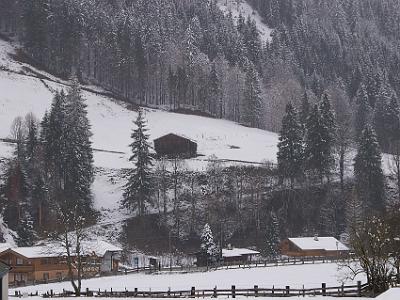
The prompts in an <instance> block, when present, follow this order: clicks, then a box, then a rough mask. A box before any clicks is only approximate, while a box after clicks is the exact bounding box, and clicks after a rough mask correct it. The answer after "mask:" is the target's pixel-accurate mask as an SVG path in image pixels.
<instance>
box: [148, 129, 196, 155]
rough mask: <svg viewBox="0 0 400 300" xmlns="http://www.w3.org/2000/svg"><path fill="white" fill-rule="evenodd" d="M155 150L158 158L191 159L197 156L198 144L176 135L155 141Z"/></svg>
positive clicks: (172, 134) (170, 134) (169, 135)
mask: <svg viewBox="0 0 400 300" xmlns="http://www.w3.org/2000/svg"><path fill="white" fill-rule="evenodd" d="M154 150H155V151H156V153H157V156H158V157H167V158H191V157H196V156H197V143H196V142H194V141H192V140H190V139H188V138H186V137H184V136H180V135H177V134H174V133H169V134H167V135H164V136H162V137H159V138H157V139H155V140H154Z"/></svg>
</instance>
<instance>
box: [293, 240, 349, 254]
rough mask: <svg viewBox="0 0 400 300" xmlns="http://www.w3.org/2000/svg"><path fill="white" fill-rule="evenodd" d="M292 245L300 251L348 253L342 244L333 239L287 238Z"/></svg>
mask: <svg viewBox="0 0 400 300" xmlns="http://www.w3.org/2000/svg"><path fill="white" fill-rule="evenodd" d="M289 241H291V242H292V243H293V244H295V245H296V246H297V247H299V248H300V249H301V250H326V251H336V250H339V251H348V250H349V248H347V247H346V246H345V245H344V244H342V243H341V242H339V241H338V240H337V239H335V238H334V237H300V238H289Z"/></svg>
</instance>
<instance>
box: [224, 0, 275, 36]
mask: <svg viewBox="0 0 400 300" xmlns="http://www.w3.org/2000/svg"><path fill="white" fill-rule="evenodd" d="M218 6H219V8H220V9H221V10H222V11H223V12H224V13H226V14H227V13H229V12H231V13H232V16H233V18H234V19H235V20H236V21H237V19H238V18H239V15H240V14H241V15H242V16H243V17H244V18H245V19H247V17H250V18H251V19H252V20H254V21H255V22H256V25H257V28H258V31H259V33H260V37H261V40H262V41H263V42H264V43H265V42H267V41H268V42H270V41H271V40H272V36H271V34H272V29H271V28H269V27H268V26H267V25H266V24H265V23H264V21H263V18H262V17H261V16H260V15H259V14H258V12H257V11H256V10H254V9H253V8H252V7H251V6H250V5H249V4H248V3H247V2H246V1H244V0H218Z"/></svg>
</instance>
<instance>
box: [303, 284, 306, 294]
mask: <svg viewBox="0 0 400 300" xmlns="http://www.w3.org/2000/svg"><path fill="white" fill-rule="evenodd" d="M305 296H306V290H305V289H304V284H303V297H305Z"/></svg>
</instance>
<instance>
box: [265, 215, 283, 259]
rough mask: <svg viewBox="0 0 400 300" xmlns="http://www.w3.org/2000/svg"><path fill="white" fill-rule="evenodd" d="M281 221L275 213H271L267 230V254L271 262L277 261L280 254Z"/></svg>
mask: <svg viewBox="0 0 400 300" xmlns="http://www.w3.org/2000/svg"><path fill="white" fill-rule="evenodd" d="M279 236H280V234H279V221H278V217H277V216H276V214H275V213H274V212H271V215H270V216H269V219H268V222H267V229H266V235H265V238H266V240H265V254H266V255H267V257H268V258H269V259H271V260H273V259H276V257H277V256H278V254H279V249H278V247H279V241H280V238H279Z"/></svg>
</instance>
